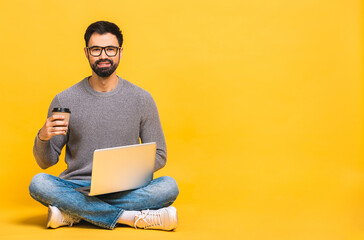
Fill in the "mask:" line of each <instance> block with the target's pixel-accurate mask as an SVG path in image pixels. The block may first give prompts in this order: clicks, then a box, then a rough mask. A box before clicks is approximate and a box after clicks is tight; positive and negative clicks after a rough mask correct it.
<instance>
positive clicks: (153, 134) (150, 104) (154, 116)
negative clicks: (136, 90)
mask: <svg viewBox="0 0 364 240" xmlns="http://www.w3.org/2000/svg"><path fill="white" fill-rule="evenodd" d="M141 109H142V112H141V115H142V119H141V122H140V139H141V142H142V143H148V142H156V143H157V152H156V156H155V166H154V171H157V170H159V169H161V168H163V167H164V166H165V165H166V162H167V146H166V141H165V138H164V134H163V130H162V125H161V122H160V118H159V114H158V109H157V106H156V104H155V102H154V100H153V98H152V96H151V95H150V94H149V93H148V94H147V96H145V97H144V98H143V103H142V106H141Z"/></svg>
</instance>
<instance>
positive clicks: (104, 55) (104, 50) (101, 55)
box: [100, 48, 108, 58]
mask: <svg viewBox="0 0 364 240" xmlns="http://www.w3.org/2000/svg"><path fill="white" fill-rule="evenodd" d="M107 57H108V56H107V55H106V49H105V48H104V49H102V50H101V54H100V58H107Z"/></svg>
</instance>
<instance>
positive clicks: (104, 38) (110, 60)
mask: <svg viewBox="0 0 364 240" xmlns="http://www.w3.org/2000/svg"><path fill="white" fill-rule="evenodd" d="M95 46H98V47H106V46H115V47H119V42H118V39H117V38H116V36H115V35H113V34H111V33H106V34H98V33H94V34H92V35H91V38H90V40H89V42H88V47H89V48H92V47H95ZM105 50H106V49H103V50H102V51H101V55H100V56H98V57H94V56H92V55H91V54H90V52H89V49H87V48H85V54H86V57H87V58H88V60H89V62H90V66H91V68H92V70H93V72H94V73H96V75H98V76H99V77H109V76H110V75H111V74H113V73H114V72H115V70H116V68H117V67H118V65H119V62H120V57H121V53H122V50H123V49H122V48H120V51H117V54H116V55H115V56H114V57H109V56H108V55H106V53H105ZM109 55H110V54H109Z"/></svg>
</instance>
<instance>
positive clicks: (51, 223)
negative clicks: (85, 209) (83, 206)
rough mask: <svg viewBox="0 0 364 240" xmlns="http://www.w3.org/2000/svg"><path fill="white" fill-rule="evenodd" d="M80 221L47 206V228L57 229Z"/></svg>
mask: <svg viewBox="0 0 364 240" xmlns="http://www.w3.org/2000/svg"><path fill="white" fill-rule="evenodd" d="M80 221H81V219H79V218H74V217H71V216H70V215H68V214H66V213H63V212H61V211H60V210H59V209H58V208H57V207H54V206H51V205H49V207H48V219H47V228H58V227H62V226H72V225H73V224H74V223H78V222H80Z"/></svg>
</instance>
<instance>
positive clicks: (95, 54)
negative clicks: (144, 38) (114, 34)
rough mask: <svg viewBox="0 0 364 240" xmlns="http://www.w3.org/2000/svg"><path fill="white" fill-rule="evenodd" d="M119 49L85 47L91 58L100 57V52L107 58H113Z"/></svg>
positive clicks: (111, 47) (112, 47)
mask: <svg viewBox="0 0 364 240" xmlns="http://www.w3.org/2000/svg"><path fill="white" fill-rule="evenodd" d="M120 48H121V47H115V46H106V47H99V46H92V47H87V49H88V52H89V53H90V55H91V56H93V57H98V56H100V55H101V53H102V50H104V51H105V53H106V55H107V56H109V57H115V56H116V54H118V51H119V49H120Z"/></svg>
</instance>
